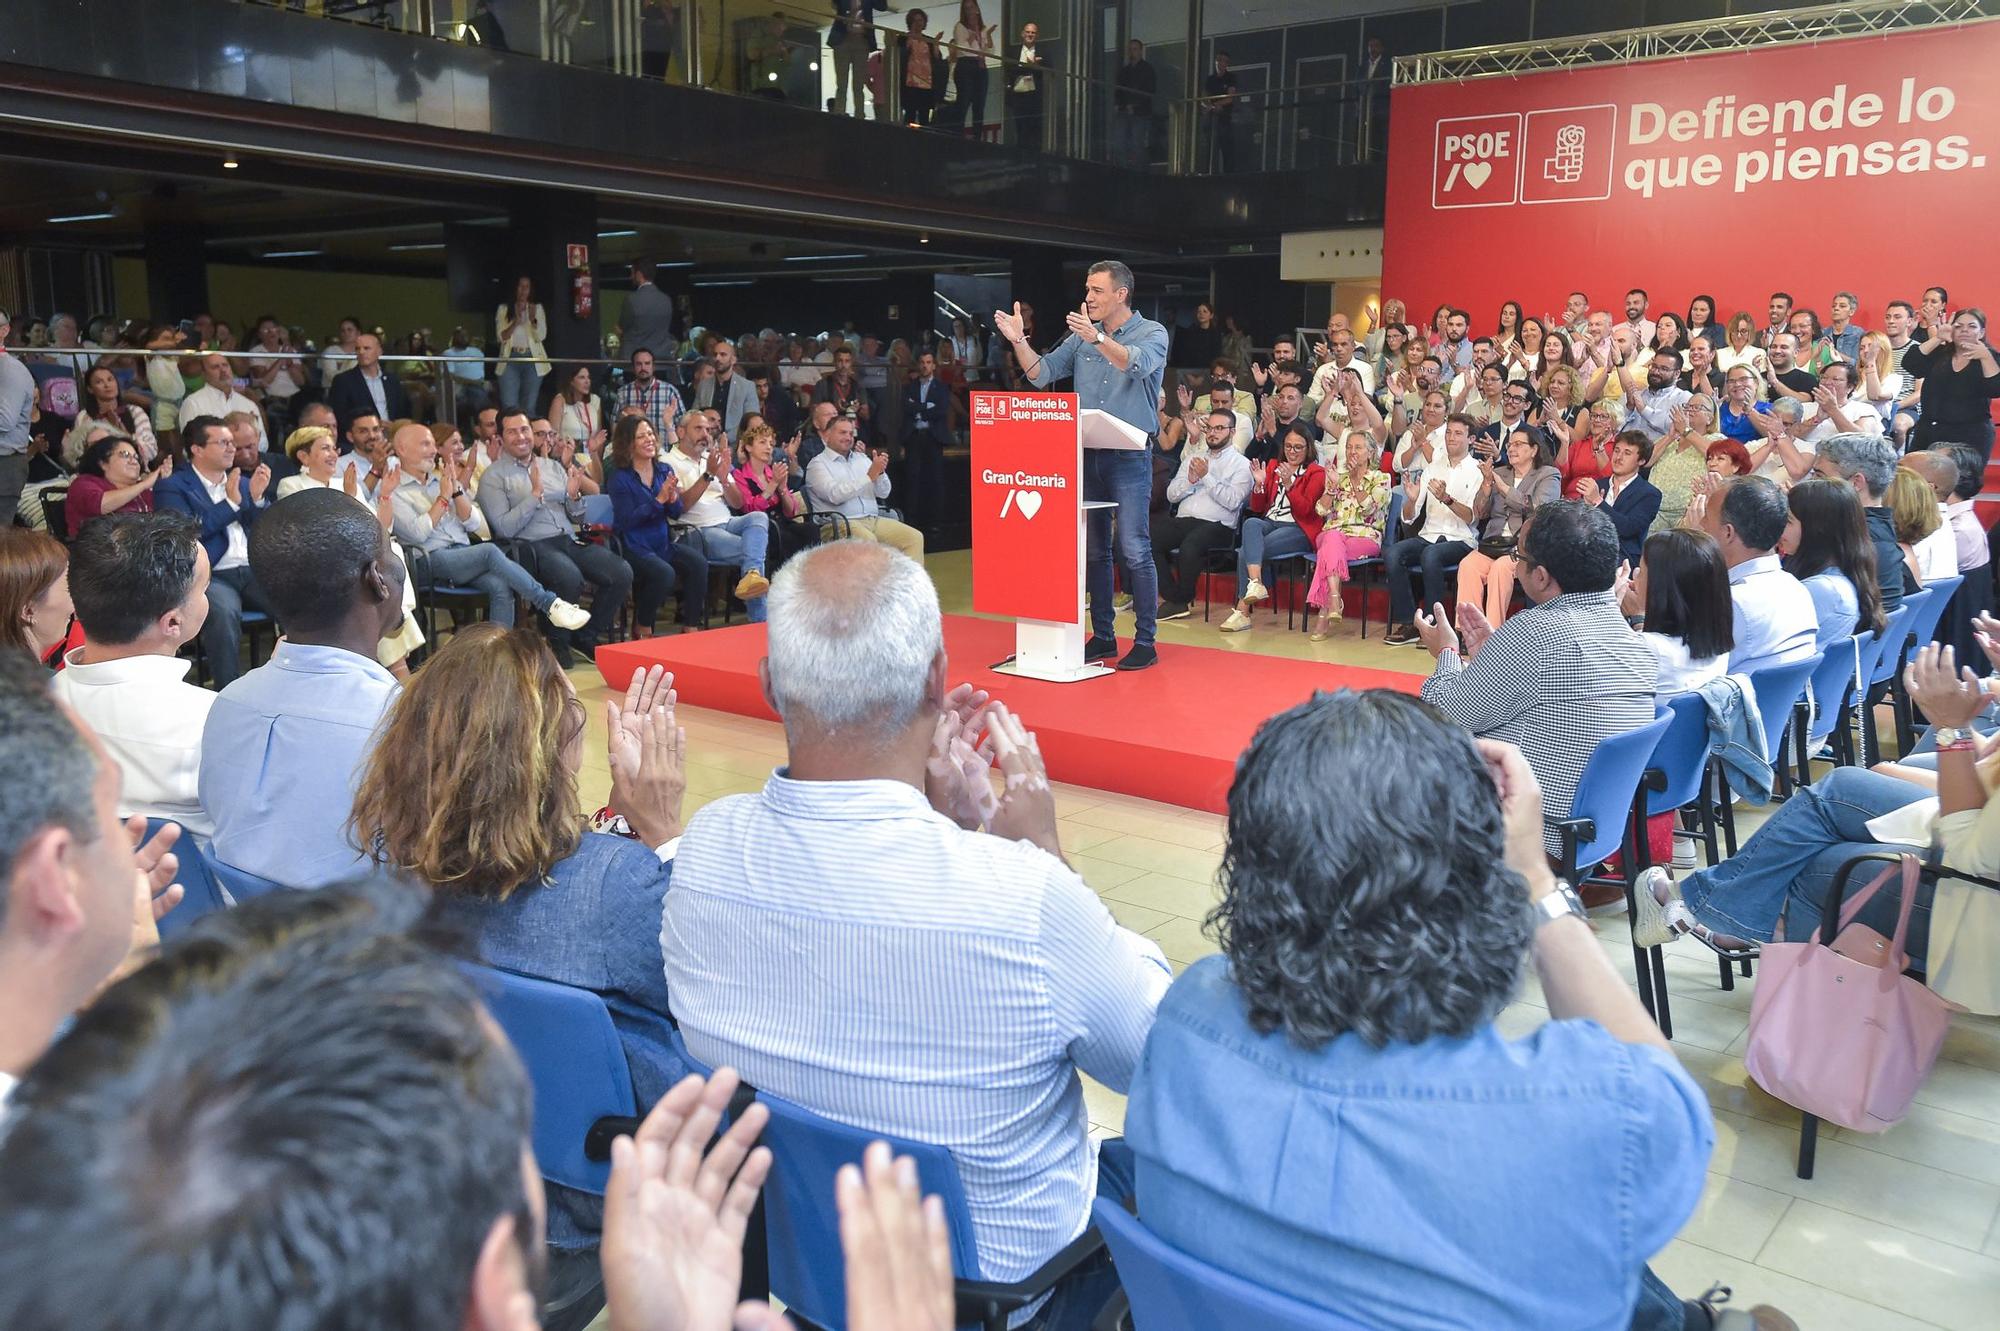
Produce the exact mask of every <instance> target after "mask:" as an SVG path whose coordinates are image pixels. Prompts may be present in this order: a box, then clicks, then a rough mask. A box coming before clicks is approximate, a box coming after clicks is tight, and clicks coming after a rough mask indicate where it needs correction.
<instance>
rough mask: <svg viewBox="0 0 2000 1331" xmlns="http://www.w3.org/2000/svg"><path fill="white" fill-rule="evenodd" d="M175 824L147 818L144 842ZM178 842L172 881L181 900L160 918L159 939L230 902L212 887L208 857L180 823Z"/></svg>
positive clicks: (171, 820)
mask: <svg viewBox="0 0 2000 1331" xmlns="http://www.w3.org/2000/svg"><path fill="white" fill-rule="evenodd" d="M168 823H174V820H173V819H171V818H148V819H147V820H146V839H147V840H148V841H150V840H152V839H153V836H154V834H156V833H157V832H158V831H159V830H160V829H161V828H163V827H165V826H166V825H167V824H168ZM174 826H176V827H179V828H180V829H181V835H180V840H178V841H176V842H174V855H175V857H176V858H178V859H179V860H180V871H179V872H178V873H176V874H175V875H174V881H175V882H177V883H179V884H180V885H181V901H180V904H179V905H178V906H175V907H174V908H173V909H172V910H170V911H168V912H167V913H166V914H165V915H164V916H162V917H161V919H160V937H161V938H172V937H173V936H174V935H176V934H178V933H180V932H182V931H183V930H185V929H186V928H187V927H188V926H189V925H191V924H193V923H194V922H195V921H196V920H198V919H200V918H201V917H202V916H204V915H207V914H209V913H210V912H211V911H218V910H227V909H228V908H229V903H228V902H227V901H225V900H223V897H222V890H221V889H220V888H218V887H217V886H216V885H215V876H214V875H213V874H211V873H210V872H209V871H208V857H207V856H206V855H204V854H202V850H201V847H200V846H198V845H196V844H195V839H194V835H193V833H191V832H189V831H188V830H187V828H186V827H185V826H184V825H182V824H180V823H174Z"/></svg>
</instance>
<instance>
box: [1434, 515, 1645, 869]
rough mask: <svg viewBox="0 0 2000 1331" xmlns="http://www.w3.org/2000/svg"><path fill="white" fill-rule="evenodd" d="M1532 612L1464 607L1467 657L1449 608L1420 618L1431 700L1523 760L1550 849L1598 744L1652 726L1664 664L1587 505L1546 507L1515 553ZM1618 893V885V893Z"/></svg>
mask: <svg viewBox="0 0 2000 1331" xmlns="http://www.w3.org/2000/svg"><path fill="white" fill-rule="evenodd" d="M1516 563H1517V572H1516V576H1517V577H1518V578H1519V579H1520V582H1521V588H1522V590H1523V591H1525V592H1526V593H1527V595H1528V600H1529V601H1531V602H1533V603H1534V604H1533V606H1532V608H1530V609H1528V610H1525V611H1523V612H1522V613H1520V614H1518V615H1515V616H1513V617H1512V618H1510V619H1509V620H1508V621H1507V622H1506V623H1505V624H1502V625H1500V626H1499V627H1498V628H1494V627H1492V626H1491V625H1489V624H1488V623H1487V622H1486V619H1485V617H1484V616H1483V615H1482V614H1480V611H1479V607H1477V606H1474V605H1470V604H1461V605H1460V606H1459V607H1458V620H1459V622H1460V623H1461V624H1463V625H1464V628H1465V638H1464V650H1463V652H1462V653H1461V650H1460V646H1459V636H1458V634H1457V633H1455V632H1454V631H1453V629H1452V616H1451V614H1450V612H1449V611H1447V610H1446V608H1445V607H1444V605H1443V604H1442V603H1435V604H1434V605H1433V613H1432V614H1430V615H1422V614H1420V615H1419V616H1418V617H1417V631H1418V633H1419V634H1420V635H1421V636H1422V639H1423V643H1424V646H1426V647H1427V648H1429V649H1430V650H1431V652H1432V654H1433V655H1435V656H1436V657H1437V671H1436V673H1435V674H1433V675H1432V676H1431V677H1430V678H1429V679H1428V680H1425V681H1424V687H1423V696H1424V701H1426V702H1428V703H1430V704H1431V705H1432V706H1434V707H1436V708H1437V709H1438V710H1439V711H1440V712H1442V713H1443V714H1444V715H1445V717H1446V718H1447V719H1449V720H1451V721H1453V722H1456V723H1457V724H1459V725H1462V726H1464V727H1465V728H1466V729H1467V730H1470V731H1471V732H1472V733H1473V734H1475V735H1480V736H1486V737H1490V738H1493V739H1502V740H1506V741H1507V742H1508V743H1510V744H1514V745H1517V746H1518V747H1519V748H1520V749H1521V751H1522V752H1523V753H1525V754H1526V755H1527V758H1528V762H1529V764H1530V765H1531V766H1532V767H1533V768H1534V769H1535V776H1536V778H1537V779H1538V780H1539V782H1540V783H1541V787H1542V790H1543V792H1544V795H1545V803H1546V807H1547V813H1548V817H1549V819H1550V825H1549V827H1548V829H1547V831H1546V834H1545V838H1544V839H1545V841H1546V842H1547V845H1548V849H1549V852H1550V853H1551V854H1555V853H1557V852H1558V851H1559V850H1560V849H1561V836H1560V834H1559V833H1558V832H1557V831H1556V828H1555V825H1554V824H1555V822H1556V821H1559V820H1561V819H1563V818H1567V817H1568V816H1569V809H1570V801H1571V800H1572V799H1573V798H1574V797H1575V795H1576V784H1577V779H1578V778H1579V777H1580V776H1582V774H1583V766H1584V763H1585V762H1586V761H1587V760H1588V759H1589V755H1590V751H1591V750H1592V749H1593V748H1595V747H1596V744H1597V741H1598V740H1600V739H1602V738H1604V737H1605V736H1607V735H1617V734H1622V733H1624V732H1625V731H1628V730H1632V729H1634V728H1636V727H1638V726H1642V725H1645V724H1646V723H1647V722H1648V721H1650V720H1652V719H1653V694H1654V688H1655V679H1656V677H1657V674H1658V668H1657V666H1656V665H1655V663H1654V658H1653V654H1652V652H1650V651H1649V650H1647V649H1646V647H1645V646H1643V645H1642V644H1641V643H1639V642H1638V641H1637V640H1636V639H1635V637H1634V635H1633V633H1632V630H1631V629H1630V628H1629V627H1628V626H1627V625H1626V623H1625V617H1624V615H1623V614H1622V613H1621V612H1620V609H1619V606H1618V598H1617V596H1616V595H1614V594H1613V590H1612V589H1613V586H1614V584H1615V582H1616V580H1617V577H1618V567H1619V559H1618V529H1617V528H1616V527H1614V526H1612V525H1611V519H1610V517H1609V516H1608V515H1606V514H1605V512H1604V511H1603V510H1602V509H1600V508H1596V507H1593V506H1590V505H1587V504H1578V503H1574V502H1567V501H1565V502H1561V503H1554V504H1544V505H1542V507H1540V508H1538V509H1536V510H1535V512H1534V516H1533V520H1532V521H1531V522H1530V523H1529V524H1528V528H1527V533H1526V535H1525V536H1524V537H1523V538H1522V541H1521V546H1520V551H1519V554H1518V555H1517V557H1516ZM1615 890H1616V889H1613V891H1615Z"/></svg>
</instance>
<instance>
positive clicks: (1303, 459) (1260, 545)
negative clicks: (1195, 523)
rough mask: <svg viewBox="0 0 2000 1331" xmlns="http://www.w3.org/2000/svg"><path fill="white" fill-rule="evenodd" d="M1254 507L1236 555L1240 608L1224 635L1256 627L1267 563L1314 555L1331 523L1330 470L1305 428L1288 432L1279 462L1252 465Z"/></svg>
mask: <svg viewBox="0 0 2000 1331" xmlns="http://www.w3.org/2000/svg"><path fill="white" fill-rule="evenodd" d="M1250 480H1251V484H1250V505H1249V511H1248V512H1247V513H1245V514H1244V517H1243V543H1242V548H1241V549H1240V550H1238V551H1237V554H1236V608H1235V609H1234V610H1232V611H1230V612H1229V618H1227V619H1225V620H1223V621H1222V631H1223V632H1224V633H1241V632H1242V631H1243V630H1244V629H1247V628H1249V627H1250V607H1251V606H1253V605H1255V604H1257V602H1259V601H1267V600H1269V599H1270V598H1271V593H1270V590H1269V589H1268V588H1266V587H1265V586H1264V582H1263V572H1264V561H1265V560H1267V559H1283V558H1285V557H1286V556H1288V555H1303V554H1310V553H1311V552H1312V548H1313V543H1314V542H1315V541H1317V540H1318V539H1319V531H1320V528H1321V527H1323V526H1325V525H1326V519H1325V517H1323V516H1322V515H1321V514H1320V511H1319V497H1320V496H1321V495H1322V494H1324V493H1326V469H1325V468H1324V467H1322V466H1320V465H1319V463H1317V462H1315V461H1313V446H1312V440H1311V439H1309V438H1308V437H1307V436H1306V431H1305V427H1304V426H1301V425H1295V426H1293V427H1292V428H1291V429H1289V430H1287V431H1285V437H1284V439H1283V440H1281V441H1280V444H1279V458H1278V460H1276V461H1274V462H1253V463H1251V464H1250Z"/></svg>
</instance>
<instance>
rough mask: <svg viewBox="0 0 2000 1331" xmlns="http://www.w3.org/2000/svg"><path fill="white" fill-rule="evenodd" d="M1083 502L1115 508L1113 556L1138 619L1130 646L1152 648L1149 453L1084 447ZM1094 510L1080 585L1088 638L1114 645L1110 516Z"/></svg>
mask: <svg viewBox="0 0 2000 1331" xmlns="http://www.w3.org/2000/svg"><path fill="white" fill-rule="evenodd" d="M1083 497H1084V498H1085V499H1086V500H1105V499H1108V500H1110V501H1112V502H1113V503H1115V504H1117V505H1118V508H1117V509H1116V512H1117V515H1118V557H1119V559H1120V560H1121V561H1122V562H1123V563H1124V565H1125V568H1126V570H1127V571H1128V572H1129V573H1130V574H1131V575H1132V587H1131V592H1132V613H1133V615H1134V616H1135V617H1136V618H1137V619H1138V621H1139V622H1138V624H1137V626H1136V627H1135V628H1134V629H1133V631H1132V645H1133V646H1135V647H1150V646H1152V645H1153V627H1154V622H1155V621H1156V620H1157V618H1158V617H1159V613H1160V575H1159V570H1157V569H1156V568H1154V567H1153V538H1152V532H1151V530H1150V526H1149V524H1150V522H1151V510H1152V506H1153V449H1152V446H1151V445H1150V444H1149V445H1147V446H1146V447H1145V448H1143V449H1131V450H1127V449H1122V448H1086V449H1084V450H1083ZM1112 513H1113V510H1112V509H1108V508H1096V509H1092V510H1090V511H1089V512H1088V513H1086V514H1085V515H1084V517H1085V518H1086V522H1085V524H1084V532H1085V537H1086V539H1085V551H1086V553H1085V562H1084V586H1085V588H1086V589H1087V590H1088V591H1089V592H1090V636H1091V637H1093V638H1101V639H1105V640H1107V641H1115V640H1116V639H1117V637H1118V633H1117V630H1116V629H1115V628H1114V627H1113V618H1114V615H1115V613H1116V612H1115V611H1113V609H1112V607H1111V516H1112Z"/></svg>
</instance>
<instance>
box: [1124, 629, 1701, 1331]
mask: <svg viewBox="0 0 2000 1331" xmlns="http://www.w3.org/2000/svg"><path fill="white" fill-rule="evenodd" d="M1482 655H1483V653H1482ZM1125 1139H1126V1141H1127V1143H1128V1144H1130V1145H1131V1147H1132V1149H1133V1151H1134V1153H1135V1155H1136V1156H1137V1183H1138V1193H1139V1214H1140V1216H1141V1217H1143V1218H1144V1220H1145V1222H1146V1226H1147V1228H1149V1229H1151V1230H1152V1231H1154V1232H1155V1233H1157V1234H1158V1235H1159V1236H1160V1237H1161V1238H1163V1239H1165V1240H1166V1241H1167V1242H1168V1243H1171V1244H1173V1245H1174V1246H1175V1247H1177V1248H1179V1249H1181V1250H1182V1251H1183V1252H1187V1253H1190V1254H1192V1255H1193V1256H1196V1257H1199V1258H1201V1259H1202V1260H1203V1261H1206V1262H1209V1263H1211V1264H1212V1265H1215V1266H1219V1267H1221V1268H1223V1269H1224V1270H1227V1271H1233V1272H1235V1273H1237V1274H1239V1275H1242V1276H1245V1277H1247V1278H1249V1279H1251V1280H1254V1281H1256V1282H1257V1283H1258V1284H1260V1285H1265V1286H1268V1287H1271V1288H1274V1289H1277V1290H1280V1291H1282V1292H1283V1293H1286V1294H1289V1295H1291V1296H1292V1297H1294V1298H1297V1299H1301V1300H1303V1301H1305V1302H1307V1303H1311V1304H1314V1305H1316V1306H1318V1307H1322V1308H1332V1309H1336V1310H1338V1311H1339V1313H1340V1315H1341V1316H1342V1317H1343V1318H1348V1319H1351V1320H1353V1321H1354V1322H1355V1323H1357V1324H1359V1325H1364V1326H1381V1327H1392V1326H1393V1327H1427V1328H1454V1329H1455V1331H1475V1329H1477V1331H1487V1328H1495V1327H1523V1328H1525V1327H1538V1328H1539V1327H1548V1328H1554V1327H1564V1328H1570V1329H1572V1331H1586V1329H1588V1331H1626V1328H1627V1327H1629V1326H1631V1324H1632V1311H1633V1307H1634V1305H1635V1303H1636V1302H1637V1299H1638V1289H1639V1278H1640V1272H1641V1270H1642V1269H1643V1268H1644V1267H1645V1264H1646V1261H1647V1259H1648V1258H1650V1257H1651V1256H1652V1255H1653V1254H1654V1253H1655V1252H1657V1251H1659V1249H1661V1248H1662V1247H1664V1246H1666V1243H1667V1241H1668V1240H1669V1239H1671V1238H1673V1236H1674V1234H1675V1232H1676V1231H1678V1230H1679V1229H1680V1227H1681V1224H1682V1223H1683V1222H1684V1221H1685V1220H1686V1219H1687V1217H1688V1216H1689V1214H1691V1213H1692V1212H1693V1210H1694V1207H1695V1204H1696V1203H1697V1202H1698V1201H1699V1200H1700V1199H1701V1190H1702V1184H1703V1183H1704V1182H1705V1181H1706V1178H1707V1167H1708V1159H1709V1155H1710V1153H1711V1152H1712V1151H1713V1149H1714V1147H1715V1124H1714V1120H1713V1117H1712V1116H1711V1115H1710V1113H1709V1108H1708V1100H1707V1098H1706V1097H1705V1096H1704V1095H1703V1094H1702V1092H1701V1089H1700V1088H1699V1087H1698V1086H1697V1085H1696V1084H1695V1082H1694V1080H1693V1079H1692V1078H1691V1077H1689V1076H1688V1075H1687V1073H1686V1072H1685V1071H1683V1070H1682V1069H1681V1067H1680V1065H1679V1064H1678V1063H1676V1062H1675V1061H1674V1059H1673V1056H1672V1055H1671V1054H1667V1053H1664V1052H1662V1051H1660V1050H1658V1049H1655V1048H1652V1047H1650V1046H1645V1045H1630V1044H1624V1043H1621V1042H1620V1041H1618V1040H1615V1039H1613V1038H1612V1037H1611V1036H1610V1035H1609V1034H1607V1033H1606V1032H1605V1030H1604V1028H1603V1027H1601V1026H1599V1025H1597V1023H1595V1022H1591V1021H1551V1022H1549V1023H1547V1024H1546V1025H1544V1026H1542V1027H1541V1028H1540V1029H1539V1030H1537V1031H1536V1032H1534V1034H1532V1035H1529V1036H1528V1037H1527V1038H1525V1039H1522V1040H1509V1039H1507V1038H1505V1037H1504V1036H1502V1035H1501V1034H1500V1032H1499V1031H1497V1030H1495V1029H1494V1028H1493V1027H1492V1026H1490V1025H1489V1026H1486V1027H1484V1028H1483V1029H1481V1030H1479V1031H1478V1032H1476V1033H1475V1034H1473V1035H1471V1036H1470V1037H1468V1038H1466V1039H1463V1040H1450V1039H1433V1040H1426V1041H1424V1042H1423V1043H1421V1044H1414V1045H1413V1044H1390V1045H1387V1046H1385V1047H1383V1048H1380V1049H1375V1048H1371V1047H1369V1046H1368V1045H1367V1044H1366V1043H1365V1042H1363V1041H1362V1040H1361V1038H1360V1037H1359V1036H1355V1035H1343V1036H1340V1037H1339V1038H1337V1039H1335V1040H1333V1041H1331V1042H1330V1043H1328V1044H1326V1045H1323V1046H1321V1047H1320V1048H1318V1049H1313V1050H1307V1049H1301V1048H1300V1047H1299V1046H1298V1045H1297V1044H1295V1043H1294V1042H1293V1041H1292V1038H1291V1036H1290V1035H1289V1034H1287V1033H1286V1032H1285V1031H1283V1030H1278V1031H1274V1032H1272V1033H1271V1034H1269V1035H1263V1034H1259V1033H1258V1032H1257V1031H1256V1030H1254V1029H1253V1028H1252V1027H1251V1025H1250V1023H1249V1021H1248V1019H1247V1018H1246V1015H1245V1008H1244V1003H1243V998H1242V994H1241V991H1239V990H1238V989H1237V987H1236V986H1235V984H1234V983H1233V982H1231V980H1230V978H1229V963H1228V961H1227V959H1226V958H1224V957H1209V958H1206V959H1204V960H1202V961H1198V962H1196V963H1195V964H1194V965H1193V966H1190V967H1189V968H1188V969H1187V970H1186V972H1184V973H1183V974H1182V975H1181V977H1180V979H1178V980H1176V981H1175V982H1174V987H1173V988H1172V989H1171V990H1170V991H1169V992H1168V994H1167V996H1166V998H1165V999H1164V1000H1163V1001H1162V1002H1161V1004H1160V1010H1159V1018H1158V1020H1157V1021H1156V1023H1155V1024H1154V1026H1153V1033H1152V1035H1151V1037H1150V1038H1149V1039H1148V1040H1147V1041H1146V1056H1145V1059H1144V1061H1143V1062H1142V1063H1141V1064H1140V1067H1139V1075H1138V1077H1137V1078H1135V1079H1134V1081H1133V1085H1132V1095H1131V1100H1130V1102H1129V1103H1128V1105H1127V1107H1126V1110H1125Z"/></svg>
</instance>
